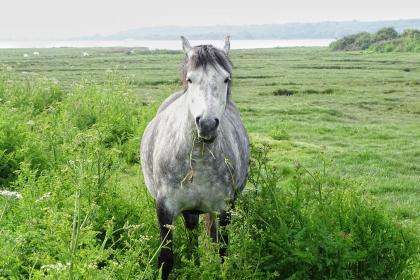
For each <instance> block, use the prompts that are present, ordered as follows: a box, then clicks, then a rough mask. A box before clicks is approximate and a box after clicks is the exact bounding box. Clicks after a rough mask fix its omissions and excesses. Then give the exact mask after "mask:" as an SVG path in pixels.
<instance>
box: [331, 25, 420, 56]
mask: <svg viewBox="0 0 420 280" xmlns="http://www.w3.org/2000/svg"><path fill="white" fill-rule="evenodd" d="M330 48H331V49H332V50H334V51H353V50H372V51H377V52H394V51H400V52H420V30H417V29H406V30H404V31H403V32H402V33H398V32H397V31H396V30H395V29H394V28H392V27H385V28H382V29H380V30H378V31H377V32H376V33H373V34H371V33H368V32H360V33H357V34H353V35H349V36H345V37H343V38H341V39H339V40H337V41H334V42H332V43H331V44H330Z"/></svg>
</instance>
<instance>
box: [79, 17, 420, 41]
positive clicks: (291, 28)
mask: <svg viewBox="0 0 420 280" xmlns="http://www.w3.org/2000/svg"><path fill="white" fill-rule="evenodd" d="M383 27H393V28H394V29H395V30H397V31H398V32H401V31H403V30H404V29H408V28H414V29H420V19H410V20H390V21H370V22H362V21H341V22H334V21H326V22H314V23H286V24H263V25H216V26H190V27H183V26H162V27H145V28H138V29H132V30H127V31H121V32H117V33H114V34H111V35H94V36H85V37H82V38H77V39H78V40H125V39H135V40H171V39H178V38H179V36H180V35H184V36H187V38H189V39H220V38H223V36H224V35H225V34H230V35H231V36H232V37H233V38H235V39H303V38H305V39H324V38H341V37H343V36H347V35H350V34H354V33H358V32H370V33H373V32H376V31H377V30H379V29H381V28H383Z"/></svg>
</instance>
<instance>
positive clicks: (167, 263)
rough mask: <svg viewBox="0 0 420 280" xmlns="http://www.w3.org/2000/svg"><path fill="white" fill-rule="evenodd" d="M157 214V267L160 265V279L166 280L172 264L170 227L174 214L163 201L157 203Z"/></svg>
mask: <svg viewBox="0 0 420 280" xmlns="http://www.w3.org/2000/svg"><path fill="white" fill-rule="evenodd" d="M157 216H158V221H159V226H160V241H161V244H162V248H161V249H160V255H159V258H158V268H159V269H160V268H161V267H162V279H164V280H166V279H168V276H169V273H170V272H171V270H172V267H173V265H174V254H173V252H172V239H173V233H172V228H171V226H172V223H173V220H174V215H173V214H172V213H171V212H170V211H169V210H168V209H167V208H166V207H165V205H164V203H163V201H160V202H158V203H157Z"/></svg>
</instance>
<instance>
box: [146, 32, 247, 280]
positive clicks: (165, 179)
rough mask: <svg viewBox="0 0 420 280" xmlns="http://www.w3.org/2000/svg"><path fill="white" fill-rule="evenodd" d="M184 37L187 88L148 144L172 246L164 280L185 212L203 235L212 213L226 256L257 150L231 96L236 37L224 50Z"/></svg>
mask: <svg viewBox="0 0 420 280" xmlns="http://www.w3.org/2000/svg"><path fill="white" fill-rule="evenodd" d="M181 38H182V41H183V50H184V53H185V61H184V63H183V65H182V73H181V76H182V81H183V83H184V90H183V91H180V92H176V93H173V94H172V95H170V96H169V97H168V98H167V99H166V100H165V101H164V102H163V103H162V105H161V106H160V108H159V109H158V112H157V114H156V116H155V117H154V119H153V120H152V121H151V122H150V123H149V125H148V126H147V128H146V130H145V132H144V135H143V138H142V142H141V164H142V169H143V173H144V180H145V183H146V186H147V188H148V190H149V192H150V194H151V195H152V196H153V198H154V199H155V200H156V207H157V216H158V221H159V225H160V238H161V241H162V243H163V244H164V245H165V246H163V247H162V249H161V251H160V255H159V258H158V265H159V268H160V267H162V278H163V279H167V278H168V275H169V273H170V271H171V269H172V267H173V262H174V256H173V252H172V238H173V235H172V227H171V225H173V223H174V222H175V220H176V218H177V217H178V216H179V215H180V214H182V215H183V216H184V219H185V225H186V228H187V229H189V230H195V229H196V228H197V226H198V220H199V214H202V213H206V225H207V230H208V232H209V234H210V236H211V237H212V239H213V240H214V241H215V242H219V241H222V243H221V246H220V251H219V253H220V255H221V257H222V260H223V256H225V254H226V246H227V241H228V235H227V231H226V228H225V226H226V225H228V224H229V223H230V212H229V210H230V209H231V208H232V207H233V205H234V201H235V198H236V196H237V194H239V193H240V192H241V191H242V190H243V188H244V186H245V183H246V178H247V173H248V165H249V153H250V152H249V139H248V135H247V132H246V130H245V127H244V125H243V123H242V121H241V119H240V116H239V112H238V109H237V108H236V106H235V104H234V103H233V101H232V97H231V79H232V64H231V62H230V59H229V56H228V54H229V49H230V42H229V36H227V37H226V38H225V46H224V48H223V49H218V48H215V47H213V46H212V45H201V46H195V47H192V46H191V45H190V43H189V42H188V40H187V39H185V38H184V37H181ZM217 213H220V215H219V229H218V228H217V225H216V220H215V217H216V214H217ZM195 242H198V241H197V240H196V241H195Z"/></svg>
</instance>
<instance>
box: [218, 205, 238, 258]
mask: <svg viewBox="0 0 420 280" xmlns="http://www.w3.org/2000/svg"><path fill="white" fill-rule="evenodd" d="M233 207H234V203H233V202H231V203H230V209H228V210H225V211H222V212H221V213H220V217H219V231H220V241H221V244H220V249H219V255H220V257H221V258H222V262H223V261H224V257H225V256H226V253H227V247H228V244H229V234H228V229H227V226H228V225H230V221H231V212H230V211H231V210H233Z"/></svg>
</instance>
